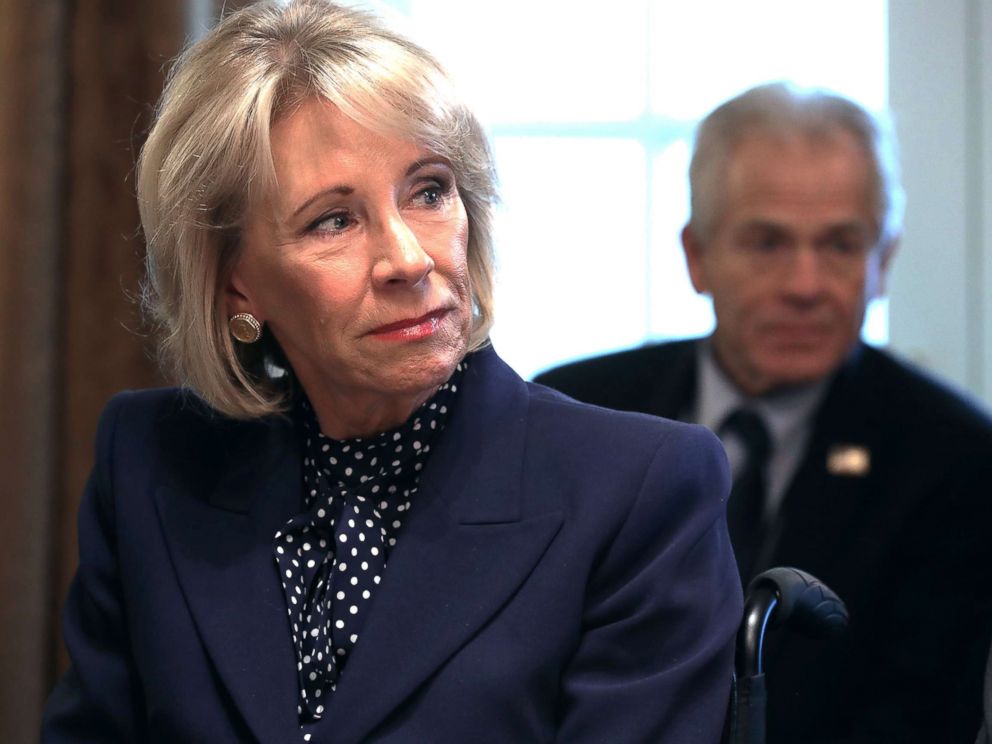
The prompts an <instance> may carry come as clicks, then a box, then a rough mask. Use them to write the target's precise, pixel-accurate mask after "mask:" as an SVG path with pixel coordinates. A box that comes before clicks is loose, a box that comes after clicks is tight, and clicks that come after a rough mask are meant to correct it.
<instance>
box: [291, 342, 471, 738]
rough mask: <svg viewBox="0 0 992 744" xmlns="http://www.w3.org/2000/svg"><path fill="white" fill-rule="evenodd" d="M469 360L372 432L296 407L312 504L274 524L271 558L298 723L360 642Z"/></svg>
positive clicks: (315, 712) (323, 697)
mask: <svg viewBox="0 0 992 744" xmlns="http://www.w3.org/2000/svg"><path fill="white" fill-rule="evenodd" d="M465 368H466V363H465V362H462V363H461V364H459V365H458V367H457V369H456V370H455V373H454V374H453V375H452V376H451V379H450V380H448V382H447V383H445V384H444V385H442V386H441V387H440V388H439V389H438V391H437V392H436V393H435V394H434V396H433V397H432V398H431V399H430V400H428V401H427V402H426V403H424V404H423V405H422V406H421V407H420V408H418V409H417V410H416V411H415V412H414V413H413V414H412V415H411V416H410V418H409V419H408V420H407V421H406V423H404V424H403V425H402V426H400V427H398V428H396V429H392V430H390V431H386V432H382V433H381V434H378V435H375V436H373V437H367V438H358V439H347V440H340V441H339V440H335V439H330V438H328V437H325V436H324V435H323V433H321V431H320V426H319V424H318V423H317V418H316V416H315V415H314V412H313V409H312V408H311V406H310V404H309V402H307V401H305V400H304V401H303V402H302V403H301V404H300V405H299V406H298V409H297V412H296V416H297V420H298V422H299V425H300V429H301V434H302V437H303V441H304V448H303V450H304V451H303V455H304V456H303V488H304V503H305V506H306V511H305V512H304V513H303V514H300V515H298V516H296V517H293V519H291V520H290V521H289V522H288V523H287V524H286V526H285V527H284V528H283V529H282V530H280V531H279V532H277V533H276V535H275V557H276V563H277V564H278V568H279V575H280V577H281V579H282V588H283V591H284V593H285V595H286V604H287V607H288V614H289V624H290V629H291V632H292V637H293V646H294V648H295V650H296V657H297V658H296V668H297V671H298V674H299V681H300V698H299V705H298V708H297V713H298V714H299V716H300V721H301V723H307V722H314V721H316V720H319V719H320V717H321V715H322V714H323V712H324V703H325V702H326V701H327V698H328V696H329V695H330V694H332V693H333V692H334V690H335V689H336V687H337V683H338V680H339V679H340V676H341V673H342V671H343V669H344V668H345V665H346V664H347V661H348V656H349V654H350V653H351V651H352V649H353V648H354V647H355V644H356V643H357V642H358V639H359V636H360V635H361V630H362V626H363V624H364V622H365V619H366V616H367V615H368V613H369V611H370V609H371V600H372V597H373V596H374V594H375V591H376V587H378V586H379V584H380V583H381V582H382V580H383V576H384V573H383V572H384V571H385V568H386V562H387V559H388V558H389V552H390V549H391V548H392V547H393V546H394V545H396V541H397V539H398V535H399V533H400V528H401V527H402V526H403V521H404V519H405V517H406V515H407V512H408V511H409V510H410V509H411V508H413V505H414V504H415V503H416V498H415V497H416V493H417V482H418V479H419V477H420V471H421V470H422V468H423V467H424V463H425V462H426V461H427V458H428V457H429V455H430V452H431V448H432V447H433V445H434V443H435V441H436V439H437V436H438V435H439V434H440V433H441V431H442V430H443V429H444V425H445V421H446V420H447V416H448V413H449V410H450V408H451V404H452V401H453V400H454V397H455V394H456V393H457V392H458V387H459V382H460V380H461V376H462V373H463V372H464V370H465ZM307 736H309V734H308V735H307ZM305 740H306V737H305Z"/></svg>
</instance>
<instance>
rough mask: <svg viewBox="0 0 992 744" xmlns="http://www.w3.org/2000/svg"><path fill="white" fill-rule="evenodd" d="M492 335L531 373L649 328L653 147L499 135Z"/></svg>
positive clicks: (635, 337) (619, 343) (632, 340)
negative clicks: (649, 157) (649, 150)
mask: <svg viewBox="0 0 992 744" xmlns="http://www.w3.org/2000/svg"><path fill="white" fill-rule="evenodd" d="M495 149H496V156H497V158H498V160H499V163H500V168H501V181H502V185H503V194H504V204H503V207H502V208H501V210H500V213H499V215H498V228H497V241H498V242H497V263H498V272H497V284H496V326H495V329H494V332H493V343H494V344H495V346H496V348H497V349H498V350H499V352H500V354H502V355H503V356H504V358H506V359H508V360H511V363H512V364H513V365H514V367H515V368H516V370H517V372H519V373H520V374H521V375H524V376H530V375H532V374H533V373H534V372H536V371H538V370H540V369H543V368H544V367H546V366H548V365H550V364H552V363H554V362H556V361H558V360H560V359H565V358H569V357H574V356H577V355H585V354H592V353H594V352H597V351H600V350H603V349H615V348H620V347H624V346H629V345H632V344H636V343H637V342H638V341H640V340H641V339H642V338H644V335H645V330H646V329H645V317H646V312H647V307H646V290H647V281H646V251H645V246H646V244H647V236H646V220H645V214H646V197H645V193H646V184H645V158H644V148H643V147H642V146H641V145H640V144H638V143H637V142H634V141H630V140H612V139H579V138H574V139H573V138H569V139H559V138H554V139H551V138H524V137H511V138H503V137H498V138H497V139H496V141H495Z"/></svg>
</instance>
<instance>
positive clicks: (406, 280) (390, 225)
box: [372, 215, 434, 286]
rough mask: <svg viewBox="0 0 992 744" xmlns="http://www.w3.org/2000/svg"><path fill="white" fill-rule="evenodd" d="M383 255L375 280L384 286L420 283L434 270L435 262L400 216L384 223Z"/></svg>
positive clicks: (380, 238)
mask: <svg viewBox="0 0 992 744" xmlns="http://www.w3.org/2000/svg"><path fill="white" fill-rule="evenodd" d="M378 242H379V243H380V246H379V255H378V257H377V260H376V263H375V266H374V267H373V270H372V277H373V280H374V281H375V283H376V284H378V285H380V286H391V285H409V286H415V285H417V284H420V283H421V282H422V281H423V280H424V279H425V278H426V277H427V276H428V274H430V273H431V271H433V269H434V259H433V258H431V256H430V254H428V253H427V251H425V250H424V248H423V246H422V245H421V244H420V240H419V239H418V238H417V235H416V234H415V233H414V232H413V230H411V229H410V227H409V225H407V224H406V222H404V221H403V219H402V217H400V216H399V215H394V216H392V217H390V218H389V219H387V220H385V221H384V222H383V227H382V230H381V234H380V237H379V241H378Z"/></svg>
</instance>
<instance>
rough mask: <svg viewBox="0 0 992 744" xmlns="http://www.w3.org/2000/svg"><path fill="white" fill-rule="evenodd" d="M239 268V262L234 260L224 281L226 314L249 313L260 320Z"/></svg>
mask: <svg viewBox="0 0 992 744" xmlns="http://www.w3.org/2000/svg"><path fill="white" fill-rule="evenodd" d="M240 268H241V267H240V263H239V262H238V261H235V263H234V267H233V268H232V269H231V272H230V273H229V274H228V276H227V281H226V282H225V283H224V303H225V308H226V310H227V315H228V317H230V316H232V315H235V314H237V313H251V314H252V315H254V316H255V317H256V318H258V320H260V321H261V320H263V319H262V318H260V317H258V313H257V312H256V311H257V308H256V307H255V306H254V304H253V303H252V301H251V294H250V292H249V290H248V288H247V286H246V284H245V281H244V279H243V278H242V276H241V271H240Z"/></svg>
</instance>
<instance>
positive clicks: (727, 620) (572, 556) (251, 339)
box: [43, 0, 740, 742]
mask: <svg viewBox="0 0 992 744" xmlns="http://www.w3.org/2000/svg"><path fill="white" fill-rule="evenodd" d="M138 192H139V194H138V195H139V200H140V204H141V210H142V224H143V227H144V231H145V235H146V238H147V241H148V298H147V299H148V304H149V307H150V308H151V310H152V312H153V313H154V317H156V318H157V319H158V320H159V321H160V323H161V325H162V328H163V339H164V340H163V342H162V351H163V357H164V359H165V360H166V361H168V362H169V363H170V364H171V366H172V369H173V371H174V372H175V374H176V376H177V377H178V379H179V380H180V381H182V382H183V384H184V387H183V389H180V390H160V391H148V392H139V393H130V394H124V395H121V396H118V397H116V398H115V399H114V400H113V401H112V402H111V403H110V405H109V406H108V407H107V410H106V411H105V413H104V415H103V418H102V420H101V424H100V427H99V432H98V435H97V462H96V467H95V470H94V474H93V477H92V478H91V481H90V484H89V487H88V490H87V493H86V496H85V498H84V502H83V505H82V507H81V514H80V555H81V559H80V568H79V573H78V575H77V578H76V580H75V582H74V585H73V588H72V590H71V593H70V596H69V599H68V602H67V609H66V620H65V634H66V643H67V645H68V648H69V651H70V655H71V657H72V668H71V669H70V671H69V672H68V674H67V675H66V677H65V678H64V679H63V680H62V682H61V683H60V684H59V686H58V688H57V689H56V691H55V692H54V693H53V695H52V698H51V699H50V701H49V704H48V707H47V710H46V718H45V725H44V733H43V739H44V741H46V742H61V741H82V740H86V741H91V740H100V741H129V742H130V741H163V742H179V741H204V742H207V741H209V742H235V741H255V740H258V741H262V742H289V741H334V742H358V741H380V742H467V741H472V742H486V741H492V742H531V741H534V742H536V741H551V740H553V739H560V740H562V741H569V742H582V741H610V742H659V741H671V742H713V741H716V740H717V739H718V737H719V732H720V729H721V725H722V719H723V712H724V710H725V708H726V704H727V696H728V691H729V686H730V678H731V674H730V664H731V655H732V642H733V635H734V631H735V628H736V625H737V622H738V617H739V611H740V588H739V585H738V583H737V578H736V577H737V572H736V569H735V566H734V562H733V558H732V553H731V549H730V546H729V543H728V539H727V534H726V526H725V521H724V515H723V512H724V500H725V494H726V491H727V475H726V466H725V462H724V459H723V455H722V452H721V450H720V448H719V445H718V444H717V443H716V441H715V439H714V438H713V437H712V436H711V435H709V434H707V433H705V432H704V431H703V430H702V429H699V428H695V427H688V426H684V425H680V424H675V423H671V422H666V421H662V420H658V419H652V418H649V417H644V416H637V415H632V414H622V413H615V412H609V411H606V410H602V409H596V408H592V407H588V406H585V405H581V404H579V403H576V402H574V401H572V400H569V399H567V398H564V397H562V396H560V395H558V394H556V393H553V392H551V391H550V390H547V389H545V388H542V387H539V386H535V385H531V384H527V383H525V382H523V381H522V380H520V378H519V377H517V376H516V375H515V374H514V373H513V372H512V371H511V370H510V369H509V368H508V367H507V366H506V365H504V364H503V363H502V362H501V361H500V360H499V358H498V357H497V356H496V354H495V352H494V351H493V350H492V349H491V348H490V347H488V346H487V336H488V331H489V328H490V325H491V323H492V268H491V267H492V256H491V253H492V247H491V238H490V208H491V205H492V204H493V202H494V199H495V195H494V176H493V170H492V163H491V160H490V154H489V150H488V147H487V145H486V142H485V138H484V136H483V134H482V132H481V129H480V127H479V124H478V122H477V121H476V119H475V118H474V117H473V116H472V115H471V113H470V112H469V111H468V110H467V109H466V108H465V107H464V105H463V104H461V103H460V102H459V100H458V99H457V97H456V96H455V94H454V92H453V91H452V90H451V88H450V86H449V83H448V80H447V78H446V77H445V75H444V73H443V71H442V70H441V68H440V67H439V66H438V65H437V63H436V62H435V61H434V60H433V58H432V57H431V56H430V55H428V54H427V53H426V52H424V51H423V50H422V49H420V48H418V47H417V46H415V45H413V44H411V43H410V42H408V41H406V40H404V39H402V38H400V37H398V36H396V35H394V34H392V33H391V32H389V31H387V30H385V29H383V28H382V27H381V26H380V25H379V23H378V22H377V21H375V20H374V19H372V18H370V17H369V16H366V15H364V14H362V13H360V12H358V11H355V10H350V9H345V8H341V7H337V6H334V5H331V4H329V3H327V2H323V1H322V0H303V1H302V2H293V3H290V4H289V5H288V6H283V5H281V4H279V3H259V4H257V5H253V6H250V7H248V8H246V9H245V10H242V11H240V12H238V13H235V14H232V15H230V16H229V17H227V18H226V19H225V20H224V21H222V22H221V24H220V25H219V26H218V27H217V28H216V29H215V30H214V31H213V32H211V33H210V34H209V35H208V36H207V37H206V38H205V39H203V40H202V41H200V42H199V43H197V44H196V45H194V46H193V47H192V48H191V49H190V50H188V51H187V52H186V53H185V54H184V55H183V57H182V58H180V60H179V62H178V63H177V65H176V67H175V69H174V71H173V74H172V76H171V78H170V81H169V83H168V85H167V88H166V91H165V93H164V95H163V98H162V101H161V104H160V107H159V110H158V116H157V120H156V123H155V125H154V128H153V129H152V132H151V134H150V136H149V138H148V140H147V143H146V145H145V147H144V150H143V152H142V155H141V160H140V163H139V179H138ZM387 565H388V570H387Z"/></svg>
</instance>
